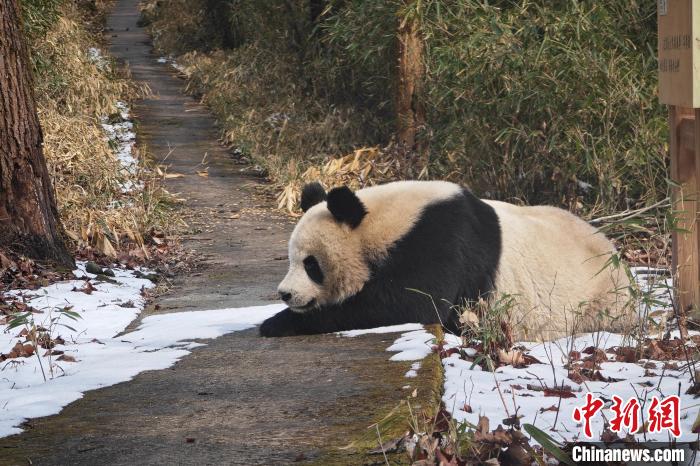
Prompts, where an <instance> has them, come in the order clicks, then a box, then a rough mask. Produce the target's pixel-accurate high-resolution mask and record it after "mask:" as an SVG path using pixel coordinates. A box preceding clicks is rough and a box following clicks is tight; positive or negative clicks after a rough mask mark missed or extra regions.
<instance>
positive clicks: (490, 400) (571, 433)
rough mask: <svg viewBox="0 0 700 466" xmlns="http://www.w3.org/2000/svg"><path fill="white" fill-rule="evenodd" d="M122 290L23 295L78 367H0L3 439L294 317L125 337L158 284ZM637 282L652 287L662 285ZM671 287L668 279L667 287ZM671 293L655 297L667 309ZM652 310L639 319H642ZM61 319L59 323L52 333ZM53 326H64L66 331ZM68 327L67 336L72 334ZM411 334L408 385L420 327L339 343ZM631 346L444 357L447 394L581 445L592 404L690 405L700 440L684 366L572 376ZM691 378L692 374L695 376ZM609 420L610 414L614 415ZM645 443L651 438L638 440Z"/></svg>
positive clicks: (169, 325) (163, 318) (472, 413)
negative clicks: (207, 342) (576, 363)
mask: <svg viewBox="0 0 700 466" xmlns="http://www.w3.org/2000/svg"><path fill="white" fill-rule="evenodd" d="M114 273H115V277H114V279H113V281H114V283H110V282H106V281H99V280H96V276H95V275H92V274H88V273H86V272H85V267H84V264H80V265H79V268H78V270H77V271H76V272H75V274H76V276H79V277H87V278H90V279H91V280H90V282H91V283H92V284H93V286H94V290H92V291H91V293H90V294H86V293H84V292H82V291H80V290H81V289H84V286H85V280H73V281H68V282H61V283H56V284H53V285H50V286H48V287H45V288H41V289H39V290H36V291H31V292H27V291H24V292H19V291H13V292H10V293H9V294H10V295H12V296H22V295H23V296H24V297H25V298H24V299H26V300H27V304H29V305H31V306H32V307H34V308H35V309H37V310H39V311H42V312H41V313H38V314H34V321H35V322H36V325H40V326H44V327H46V328H50V330H51V332H52V338H55V337H57V336H59V335H60V336H61V338H62V341H63V342H62V343H60V344H57V345H56V346H55V347H54V349H53V350H54V351H59V352H61V351H62V352H64V354H65V355H68V356H71V357H72V359H74V360H75V362H71V361H70V360H69V361H65V360H63V361H59V360H58V359H57V357H56V356H55V355H53V356H51V357H49V356H47V355H43V354H42V353H44V352H45V350H40V354H42V357H41V360H42V366H43V370H44V372H45V373H46V377H47V379H48V380H46V381H45V380H44V376H42V367H40V365H39V362H38V361H39V359H38V358H37V357H36V355H30V356H29V357H24V358H22V357H18V358H13V359H8V360H6V361H4V362H2V363H0V436H5V435H10V434H14V433H18V432H21V428H20V427H19V425H20V424H21V422H22V421H23V420H25V419H27V418H32V417H39V416H46V415H50V414H55V413H58V412H60V410H61V408H62V407H63V406H65V405H66V404H68V403H70V402H72V401H74V400H76V399H79V398H80V397H81V396H82V393H83V392H85V391H87V390H92V389H96V388H100V387H105V386H109V385H113V384H115V383H119V382H123V381H127V380H130V379H131V378H133V377H134V376H136V375H137V374H138V373H140V372H142V371H145V370H155V369H164V368H167V367H169V366H171V365H172V364H174V363H175V362H176V361H177V360H178V359H180V358H182V357H183V356H185V355H186V354H188V353H189V351H190V350H191V349H192V348H195V347H197V346H201V345H202V343H201V342H197V341H195V340H199V339H207V338H216V337H219V336H221V335H224V334H226V333H229V332H234V331H240V330H244V329H247V328H251V327H253V326H255V325H257V324H259V323H261V322H262V321H263V320H264V319H266V318H268V317H270V316H272V315H274V314H275V313H277V312H279V311H281V310H282V309H284V305H282V304H273V305H269V306H257V307H248V308H239V309H220V310H210V311H196V312H181V313H172V314H159V315H153V316H149V317H146V318H145V319H143V321H142V322H141V324H140V325H139V327H138V328H137V329H136V330H134V331H132V332H130V333H126V334H122V335H119V333H120V332H121V331H123V329H124V328H125V327H126V326H127V325H128V324H129V323H130V322H131V321H132V320H133V319H134V318H135V317H136V316H137V315H138V314H139V312H140V311H141V310H142V308H143V305H144V301H143V298H142V297H141V289H142V288H148V287H150V286H152V284H151V282H150V281H148V280H144V279H142V278H137V277H136V276H135V274H134V272H131V271H126V270H119V269H115V270H114ZM637 276H638V277H641V278H638V280H640V282H641V283H642V284H643V285H648V284H650V283H651V282H652V281H653V280H652V278H653V277H654V276H655V275H654V274H653V273H652V274H642V273H640V272H639V271H637ZM659 281H660V282H661V283H662V284H664V286H665V285H668V283H667V280H666V279H662V280H657V282H659ZM662 294H663V291H660V292H658V293H656V297H657V298H658V299H659V300H663V296H662ZM66 306H69V307H70V309H71V310H72V311H75V312H77V313H78V314H79V315H80V316H81V318H80V319H79V320H77V321H73V320H71V319H69V318H68V317H66V316H65V315H63V314H61V312H60V309H61V308H64V307H66ZM642 311H643V312H647V313H648V312H649V310H648V309H647V310H640V312H642ZM52 319H54V320H53V321H52ZM55 319H58V320H57V321H56V320H55ZM62 324H67V325H70V326H71V327H72V329H69V328H67V327H64V326H62ZM7 327H8V326H7V325H6V324H5V325H0V329H3V330H4V331H3V332H2V333H0V352H5V353H8V352H9V351H10V350H11V349H12V348H13V347H14V346H15V345H16V343H17V342H18V341H22V342H24V341H25V338H24V337H19V336H18V334H19V332H20V331H21V330H22V327H19V328H14V329H12V330H8V328H7ZM392 332H402V334H401V336H400V337H399V338H397V339H396V341H394V343H393V344H392V345H391V346H389V347H388V348H387V351H390V352H394V353H395V354H393V355H392V356H391V357H390V359H391V360H393V361H414V362H413V364H412V365H411V368H410V369H409V370H408V371H407V372H406V377H409V378H411V377H416V376H417V375H418V370H419V369H420V364H421V363H420V361H421V360H422V359H423V358H425V357H426V356H427V355H429V354H430V353H431V352H432V351H433V350H434V347H433V345H434V336H433V335H432V334H431V333H430V332H428V331H426V330H425V329H424V328H423V327H422V326H421V325H419V324H405V325H397V326H390V327H381V328H375V329H366V330H354V331H347V332H339V335H341V336H344V337H350V338H352V337H357V336H359V335H364V334H369V333H392ZM627 344H629V343H626V342H624V341H623V337H622V336H621V335H615V334H610V333H605V332H600V333H596V334H586V335H582V336H579V337H577V338H575V339H571V338H563V339H560V340H557V341H554V342H548V343H531V342H530V343H529V342H523V343H520V344H519V345H521V346H522V348H523V351H524V352H525V353H526V354H528V355H529V356H531V357H533V358H535V359H536V360H538V361H539V363H537V362H535V363H531V364H529V365H527V366H526V367H521V368H516V367H513V366H511V365H507V366H502V367H499V368H498V369H497V370H496V371H495V372H487V371H484V370H482V369H481V367H480V366H478V365H475V364H474V363H473V362H471V361H467V360H465V359H460V356H459V354H450V355H449V356H447V357H445V358H444V359H443V360H442V361H443V366H444V369H445V384H444V388H445V392H444V396H443V402H444V403H445V406H446V408H447V409H448V411H450V412H451V413H452V416H453V417H454V418H455V419H456V420H457V421H460V422H469V423H472V424H476V423H477V422H478V417H479V415H486V416H487V417H488V418H489V419H490V421H491V425H493V426H495V425H498V424H499V423H502V422H503V419H506V418H508V417H510V416H512V415H514V414H517V415H518V416H519V418H520V422H521V423H532V424H534V425H536V426H538V427H540V428H541V429H543V430H545V431H548V432H549V433H550V434H552V436H553V437H554V438H555V439H558V440H575V439H577V438H582V433H581V428H580V426H579V425H577V423H576V422H574V421H573V418H572V413H573V410H574V408H575V407H578V406H581V405H582V403H583V399H584V398H585V393H586V392H591V393H593V394H594V395H596V396H598V397H600V398H602V399H604V400H606V401H608V403H607V404H606V408H608V407H609V400H610V399H611V397H612V395H618V396H620V397H621V398H623V399H625V400H626V399H628V398H632V397H636V398H639V399H641V400H647V403H649V401H650V399H651V397H652V396H662V397H666V396H669V395H676V394H680V396H681V425H682V431H683V435H682V437H681V439H683V440H689V439H694V438H696V435H695V434H692V433H690V432H691V426H692V423H693V421H694V420H695V416H696V413H697V411H698V407H700V400H698V401H696V400H695V399H694V398H693V396H692V395H686V394H685V392H686V391H687V389H688V388H689V387H690V380H689V368H688V367H687V364H686V363H685V362H684V361H654V360H650V359H646V360H640V361H639V362H637V363H628V362H616V361H615V355H614V354H606V357H607V359H608V360H607V361H604V362H601V363H600V375H601V377H600V379H601V380H605V381H594V380H590V381H585V382H582V383H576V381H574V380H571V378H569V371H568V369H567V368H566V367H565V364H566V363H567V362H568V360H569V355H570V354H571V352H572V351H576V352H579V353H583V354H582V355H581V358H583V357H585V352H584V350H585V349H586V348H589V347H597V348H601V349H604V350H606V349H609V348H615V347H618V346H623V345H627ZM461 346H462V341H461V339H460V338H458V337H456V336H453V335H446V339H445V344H444V349H450V348H458V347H461ZM461 350H462V354H463V355H464V356H466V357H468V358H474V357H475V356H476V355H477V351H476V350H475V349H473V348H464V347H462V348H461ZM690 370H694V369H693V368H691V369H690ZM562 384H564V385H565V386H566V391H568V392H570V393H571V394H573V395H574V396H573V397H571V398H560V397H559V396H546V395H552V394H551V393H545V391H544V390H543V388H544V387H548V388H553V387H561V386H562ZM605 412H606V414H607V416H608V417H609V413H608V411H607V409H606V411H605ZM603 423H604V418H603V416H601V415H598V416H596V417H594V418H593V432H595V433H597V434H600V433H601V432H602V431H603ZM638 437H643V435H642V434H639V435H638ZM646 439H648V440H668V434H665V433H663V434H647V435H646Z"/></svg>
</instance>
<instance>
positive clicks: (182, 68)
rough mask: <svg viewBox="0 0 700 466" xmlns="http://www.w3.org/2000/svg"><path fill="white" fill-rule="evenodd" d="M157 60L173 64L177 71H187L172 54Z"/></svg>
mask: <svg viewBox="0 0 700 466" xmlns="http://www.w3.org/2000/svg"><path fill="white" fill-rule="evenodd" d="M156 61H157V62H158V63H162V64H169V65H170V66H172V67H173V68H175V69H176V70H177V71H179V72H180V73H185V67H184V66H182V65H180V64H179V63H178V62H177V61H175V59H174V58H173V57H172V56H170V55H168V56H167V57H159V58H158V59H157V60H156Z"/></svg>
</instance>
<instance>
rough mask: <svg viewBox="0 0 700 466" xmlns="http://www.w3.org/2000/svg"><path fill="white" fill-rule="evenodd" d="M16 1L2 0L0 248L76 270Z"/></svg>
mask: <svg viewBox="0 0 700 466" xmlns="http://www.w3.org/2000/svg"><path fill="white" fill-rule="evenodd" d="M42 141H43V137H42V132H41V126H40V125H39V117H38V115H37V111H36V103H35V101H34V94H33V88H32V79H31V68H30V65H29V54H28V50H27V46H26V44H25V42H24V38H23V36H22V31H21V19H20V10H19V5H18V3H17V0H0V247H2V246H4V247H8V248H11V249H13V250H15V251H17V252H20V253H23V254H26V255H28V256H30V257H33V258H36V259H42V260H52V261H55V262H57V263H59V264H60V265H65V266H72V265H73V264H74V263H73V258H72V257H71V255H70V254H69V253H68V250H67V249H66V246H65V243H64V241H63V229H62V227H61V225H60V223H59V221H58V209H57V208H56V201H55V199H54V194H53V188H52V186H51V180H50V178H49V172H48V170H47V169H46V162H45V161H44V154H43V149H42Z"/></svg>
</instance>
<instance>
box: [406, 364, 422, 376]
mask: <svg viewBox="0 0 700 466" xmlns="http://www.w3.org/2000/svg"><path fill="white" fill-rule="evenodd" d="M418 369H420V361H417V362H414V363H413V364H411V368H410V369H409V370H408V372H406V375H405V376H404V377H408V378H413V377H418Z"/></svg>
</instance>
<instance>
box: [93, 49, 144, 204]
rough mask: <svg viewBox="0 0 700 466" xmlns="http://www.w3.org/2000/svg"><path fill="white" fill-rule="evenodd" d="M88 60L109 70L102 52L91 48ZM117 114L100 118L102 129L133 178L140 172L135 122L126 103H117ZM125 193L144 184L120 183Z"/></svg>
mask: <svg viewBox="0 0 700 466" xmlns="http://www.w3.org/2000/svg"><path fill="white" fill-rule="evenodd" d="M87 54H88V58H89V59H90V61H91V62H93V63H94V64H95V65H96V66H97V67H98V68H100V69H101V70H104V69H108V68H109V61H108V60H107V58H105V56H104V55H103V54H102V50H100V49H98V48H96V47H90V48H89V49H88V51H87ZM115 105H116V107H117V110H118V112H117V114H115V115H110V116H107V115H103V116H102V117H101V118H100V123H101V124H102V129H103V130H104V132H105V134H106V135H107V140H108V141H109V142H110V145H111V146H112V147H113V150H114V155H115V156H116V157H117V160H119V163H120V164H121V166H122V170H124V172H125V174H126V175H129V176H128V177H129V178H131V177H133V175H135V174H136V172H137V171H138V161H137V160H136V158H135V157H134V155H133V150H134V145H135V144H136V133H134V122H133V121H132V120H131V116H130V110H129V106H128V105H127V104H126V103H124V102H121V101H119V102H117V103H116V104H115ZM120 188H121V191H122V192H123V193H129V192H132V191H140V190H142V189H143V182H140V181H139V182H133V181H132V180H126V181H123V182H120Z"/></svg>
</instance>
